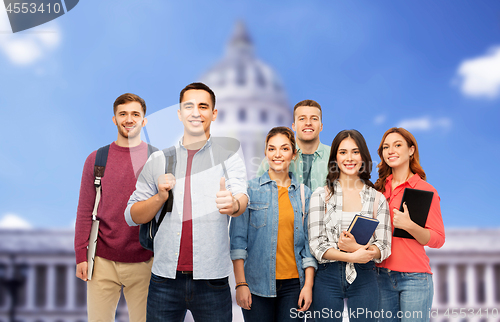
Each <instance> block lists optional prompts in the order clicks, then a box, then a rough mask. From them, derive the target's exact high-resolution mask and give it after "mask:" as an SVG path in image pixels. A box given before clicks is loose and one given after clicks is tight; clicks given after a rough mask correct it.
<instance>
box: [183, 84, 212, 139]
mask: <svg viewBox="0 0 500 322" xmlns="http://www.w3.org/2000/svg"><path fill="white" fill-rule="evenodd" d="M177 115H178V116H179V120H180V121H181V122H182V124H183V125H184V140H186V139H187V140H188V141H190V140H206V139H208V137H209V136H210V124H211V123H212V121H215V119H216V118H217V110H216V109H214V106H212V100H211V97H210V94H209V93H208V92H206V91H204V90H198V89H191V90H188V91H186V92H185V93H184V96H183V98H182V102H181V104H180V109H179V110H178V111H177Z"/></svg>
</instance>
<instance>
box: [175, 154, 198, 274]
mask: <svg viewBox="0 0 500 322" xmlns="http://www.w3.org/2000/svg"><path fill="white" fill-rule="evenodd" d="M198 151H199V150H187V152H188V157H187V165H186V179H185V181H184V201H183V202H184V206H183V209H184V212H183V214H182V235H181V245H180V249H179V261H178V263H177V270H178V271H192V270H193V215H192V213H193V207H192V203H191V166H192V165H193V157H194V155H195V154H196V152H198Z"/></svg>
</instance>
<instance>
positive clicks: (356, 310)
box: [312, 262, 378, 322]
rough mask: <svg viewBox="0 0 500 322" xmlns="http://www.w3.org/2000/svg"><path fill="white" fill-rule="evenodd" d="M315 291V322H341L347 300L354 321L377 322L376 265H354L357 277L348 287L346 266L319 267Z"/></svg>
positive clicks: (328, 264)
mask: <svg viewBox="0 0 500 322" xmlns="http://www.w3.org/2000/svg"><path fill="white" fill-rule="evenodd" d="M318 266H319V267H318V271H317V272H316V277H315V278H314V287H313V302H312V305H313V316H314V318H315V320H316V321H342V312H343V311H344V299H347V306H348V312H347V313H348V316H349V320H350V321H351V322H352V321H375V320H376V318H375V317H374V315H376V311H377V308H378V285H377V273H376V267H375V264H374V263H373V262H368V263H366V264H354V267H355V268H356V273H357V277H356V279H355V280H354V282H352V284H349V283H348V282H347V280H346V276H345V275H346V274H345V267H346V263H345V262H332V263H326V264H319V265H318Z"/></svg>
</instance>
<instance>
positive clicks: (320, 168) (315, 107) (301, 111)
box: [257, 100, 330, 192]
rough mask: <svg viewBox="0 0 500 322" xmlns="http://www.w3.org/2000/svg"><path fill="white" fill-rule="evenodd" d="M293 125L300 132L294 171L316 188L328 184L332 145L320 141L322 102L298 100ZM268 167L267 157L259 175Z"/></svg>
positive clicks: (291, 168)
mask: <svg viewBox="0 0 500 322" xmlns="http://www.w3.org/2000/svg"><path fill="white" fill-rule="evenodd" d="M292 129H293V130H294V131H295V132H296V134H297V139H296V141H297V158H296V159H295V160H294V161H293V163H292V164H291V165H290V171H291V172H292V173H293V175H294V176H295V178H296V179H297V181H298V182H299V183H303V184H305V185H306V186H308V187H309V188H310V189H311V191H312V192H314V190H316V188H318V187H323V186H324V185H325V182H326V181H325V180H326V175H327V174H328V158H329V156H330V146H328V145H325V144H323V143H321V142H320V141H319V133H320V132H321V131H323V123H322V111H321V105H319V104H318V102H316V101H314V100H303V101H301V102H298V103H297V104H295V106H294V108H293V124H292ZM268 169H269V164H268V163H267V161H266V160H265V159H264V161H262V163H261V165H260V166H259V169H258V170H257V176H258V177H260V176H261V175H262V174H263V173H264V172H266V171H267V170H268Z"/></svg>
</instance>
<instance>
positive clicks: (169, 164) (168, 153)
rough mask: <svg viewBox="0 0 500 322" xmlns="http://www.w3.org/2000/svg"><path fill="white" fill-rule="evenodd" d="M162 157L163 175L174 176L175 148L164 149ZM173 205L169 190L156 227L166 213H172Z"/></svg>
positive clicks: (171, 194) (172, 197)
mask: <svg viewBox="0 0 500 322" xmlns="http://www.w3.org/2000/svg"><path fill="white" fill-rule="evenodd" d="M163 155H164V156H165V173H172V174H173V175H174V176H175V165H176V163H177V155H176V150H175V146H173V147H170V148H167V149H164V150H163ZM173 205H174V194H173V191H172V190H170V193H169V194H168V199H167V201H165V204H164V205H163V208H162V209H161V213H160V218H158V226H160V224H161V222H162V221H163V218H164V217H165V214H166V213H167V212H172V208H173Z"/></svg>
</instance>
